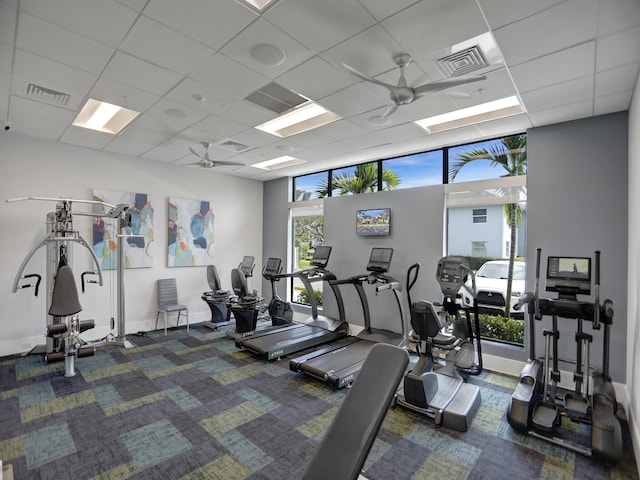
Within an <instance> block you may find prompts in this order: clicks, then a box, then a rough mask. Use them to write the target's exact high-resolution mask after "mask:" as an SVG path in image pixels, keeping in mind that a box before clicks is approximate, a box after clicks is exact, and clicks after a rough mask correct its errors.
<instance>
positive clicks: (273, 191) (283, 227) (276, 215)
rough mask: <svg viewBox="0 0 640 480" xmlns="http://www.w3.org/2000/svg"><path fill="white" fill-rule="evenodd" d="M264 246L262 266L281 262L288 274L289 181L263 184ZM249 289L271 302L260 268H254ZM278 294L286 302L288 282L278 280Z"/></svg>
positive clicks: (267, 286) (283, 179)
mask: <svg viewBox="0 0 640 480" xmlns="http://www.w3.org/2000/svg"><path fill="white" fill-rule="evenodd" d="M262 192H263V193H262V194H263V200H262V205H263V225H264V227H263V228H264V229H263V234H262V238H263V243H262V258H263V261H264V263H266V262H267V259H268V258H269V257H276V258H280V259H282V265H283V271H285V272H286V271H287V245H288V243H289V238H290V237H289V179H288V178H278V179H276V180H271V181H269V182H264V184H263V191H262ZM254 275H255V277H254V280H253V283H252V288H255V289H256V290H260V288H262V290H261V292H262V295H263V296H265V297H266V298H267V300H269V299H270V298H271V284H270V283H269V282H268V281H267V280H264V279H263V278H262V265H256V269H255V272H254ZM277 288H278V294H279V295H280V296H281V297H282V298H286V293H287V288H288V285H287V282H286V280H280V281H279V282H278V285H277Z"/></svg>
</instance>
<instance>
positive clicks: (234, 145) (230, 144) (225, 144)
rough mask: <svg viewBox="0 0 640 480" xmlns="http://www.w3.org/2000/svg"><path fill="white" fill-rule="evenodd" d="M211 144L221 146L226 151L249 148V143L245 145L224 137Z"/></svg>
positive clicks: (238, 150) (237, 151)
mask: <svg viewBox="0 0 640 480" xmlns="http://www.w3.org/2000/svg"><path fill="white" fill-rule="evenodd" d="M211 146H213V147H217V148H221V149H223V150H226V151H228V152H233V153H240V152H244V151H245V150H248V149H250V148H251V147H250V146H249V145H245V144H244V143H240V142H236V141H235V140H231V139H230V138H225V139H223V140H220V141H219V142H216V143H212V144H211Z"/></svg>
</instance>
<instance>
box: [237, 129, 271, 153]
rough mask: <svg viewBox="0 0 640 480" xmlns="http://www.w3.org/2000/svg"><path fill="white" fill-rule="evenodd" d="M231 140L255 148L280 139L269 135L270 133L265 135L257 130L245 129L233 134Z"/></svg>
mask: <svg viewBox="0 0 640 480" xmlns="http://www.w3.org/2000/svg"><path fill="white" fill-rule="evenodd" d="M231 140H234V141H236V142H238V143H243V144H245V145H248V146H249V147H254V148H255V147H263V146H265V145H270V144H272V143H275V142H278V141H280V140H281V138H280V137H276V136H275V135H271V134H270V133H265V132H263V131H261V130H258V129H257V128H247V129H246V130H244V131H242V132H240V133H237V134H235V135H234V136H233V137H231Z"/></svg>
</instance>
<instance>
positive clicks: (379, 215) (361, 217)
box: [356, 208, 391, 237]
mask: <svg viewBox="0 0 640 480" xmlns="http://www.w3.org/2000/svg"><path fill="white" fill-rule="evenodd" d="M390 233H391V209H390V208H368V209H363V210H358V211H357V212H356V235H359V236H363V237H375V236H379V235H383V236H385V235H389V234H390Z"/></svg>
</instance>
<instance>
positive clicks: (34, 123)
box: [9, 95, 75, 140]
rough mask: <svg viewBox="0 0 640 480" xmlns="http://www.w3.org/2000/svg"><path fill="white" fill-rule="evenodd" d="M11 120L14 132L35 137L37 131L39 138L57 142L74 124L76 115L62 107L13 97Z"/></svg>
mask: <svg viewBox="0 0 640 480" xmlns="http://www.w3.org/2000/svg"><path fill="white" fill-rule="evenodd" d="M9 118H10V119H11V131H12V132H17V133H24V134H25V135H33V132H34V131H36V132H38V137H39V138H47V139H50V140H57V139H58V138H60V135H62V133H63V132H64V130H65V128H67V125H69V124H70V123H71V122H73V119H74V118H75V114H74V112H71V111H69V110H67V109H64V108H61V107H55V106H52V105H47V104H45V103H42V102H36V101H34V100H28V99H25V98H21V97H17V96H15V95H12V96H11V102H10V108H9ZM34 129H35V130H34Z"/></svg>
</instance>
